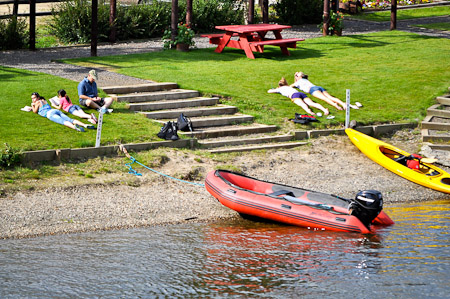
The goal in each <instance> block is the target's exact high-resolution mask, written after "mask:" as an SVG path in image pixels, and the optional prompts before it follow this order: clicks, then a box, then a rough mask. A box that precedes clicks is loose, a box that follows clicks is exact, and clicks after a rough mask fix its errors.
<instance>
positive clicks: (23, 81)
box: [0, 31, 450, 150]
mask: <svg viewBox="0 0 450 299" xmlns="http://www.w3.org/2000/svg"><path fill="white" fill-rule="evenodd" d="M449 49H450V41H449V40H448V39H436V38H430V37H425V36H420V35H415V34H410V33H404V32H396V31H394V32H389V31H386V32H381V33H377V34H370V35H357V36H345V37H325V38H317V39H309V40H306V41H305V42H302V43H300V44H299V48H298V49H296V50H292V51H291V54H292V55H291V56H290V57H287V56H283V55H281V53H280V50H279V48H274V47H268V48H267V51H266V52H265V53H263V54H257V55H256V57H257V59H255V60H250V59H247V58H246V57H245V55H244V54H243V52H242V51H240V50H232V49H226V50H225V51H224V53H222V54H217V53H214V51H213V50H214V49H212V48H211V49H201V50H194V51H191V52H189V53H181V52H177V51H164V52H153V53H148V54H140V55H126V56H111V57H96V58H85V59H79V60H73V61H72V62H74V63H75V62H80V63H86V62H87V63H95V64H97V65H102V64H103V65H108V66H109V67H115V68H116V70H117V71H118V72H120V73H123V74H127V75H130V76H135V77H140V78H145V79H152V80H156V81H172V82H177V83H178V84H179V85H180V86H181V87H182V88H189V89H196V90H200V91H201V92H203V93H205V94H220V95H222V96H225V97H230V98H231V99H230V100H229V103H230V104H234V105H237V106H238V107H239V109H240V110H241V112H244V113H249V114H252V115H254V116H256V120H257V121H258V122H263V123H268V124H277V125H279V126H283V125H284V124H285V123H286V122H287V120H286V119H287V118H290V117H293V115H294V112H301V110H300V108H298V107H297V106H295V105H294V104H292V103H291V102H290V101H289V100H287V99H286V98H284V97H282V96H281V95H277V94H267V93H266V91H267V90H268V89H269V88H271V87H274V86H275V85H276V84H277V82H278V80H279V79H280V77H282V76H285V77H286V78H287V79H288V81H289V82H292V80H293V74H294V72H295V71H298V70H302V71H304V72H306V73H308V74H309V75H310V79H311V81H312V82H314V83H316V84H318V85H322V86H324V87H325V88H327V89H328V90H329V91H330V92H331V93H332V94H335V95H337V96H338V97H340V98H341V99H345V90H346V89H347V88H348V89H350V90H351V98H352V102H355V101H359V102H361V103H363V104H364V107H363V109H361V110H359V111H356V110H352V118H353V119H356V120H358V121H359V122H362V123H366V124H369V123H380V122H402V121H420V120H421V119H422V118H423V116H424V115H425V113H426V108H427V107H429V106H430V105H431V104H432V103H433V102H434V97H436V96H439V95H442V94H443V93H444V92H446V90H447V88H448V86H449V82H450V55H449V54H450V53H449ZM0 86H1V88H2V93H1V94H0V106H1V109H0V124H1V125H0V142H1V143H3V142H8V143H9V144H10V145H11V146H13V147H19V148H22V149H26V150H30V149H49V148H69V147H70V148H76V147H83V146H93V145H94V144H95V131H89V132H87V133H83V134H81V133H78V132H76V131H74V130H70V129H68V128H65V127H64V126H61V125H57V124H55V123H53V122H50V121H49V120H47V119H45V118H42V117H39V116H37V115H35V114H33V113H26V112H22V111H20V108H21V107H23V106H25V105H29V104H30V94H31V92H33V91H38V92H40V93H41V94H42V95H43V96H45V97H46V98H50V97H51V96H53V95H54V94H55V93H56V91H57V90H58V89H60V88H64V89H66V90H67V91H68V94H69V96H71V97H72V99H75V101H74V102H77V100H76V98H77V97H76V86H77V82H73V81H69V80H65V79H61V78H56V77H53V76H50V75H45V74H41V73H34V72H29V71H23V70H17V69H11V68H5V67H0ZM318 101H319V100H318ZM319 102H321V103H322V104H324V103H323V102H322V101H319ZM324 105H325V104H324ZM329 108H331V107H329ZM330 110H331V112H332V114H334V115H336V118H335V119H334V120H326V119H322V120H321V122H320V123H315V124H313V126H314V127H328V126H336V125H337V126H340V125H342V123H343V121H344V118H345V114H344V112H342V111H340V112H338V111H337V110H335V109H334V108H331V109H330ZM159 127H160V126H159V125H157V124H154V123H153V122H151V121H150V120H147V119H145V118H144V117H140V116H136V115H135V114H134V113H129V112H128V111H127V110H126V109H123V106H120V105H117V104H116V106H115V113H113V114H112V115H106V116H105V123H104V126H103V132H102V144H103V145H105V144H116V143H117V142H118V141H122V142H143V141H150V140H156V139H157V138H156V136H155V135H156V132H157V131H158V129H159ZM297 127H298V128H299V129H301V128H305V127H303V126H300V125H298V126H297Z"/></svg>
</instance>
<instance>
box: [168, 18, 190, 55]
mask: <svg viewBox="0 0 450 299" xmlns="http://www.w3.org/2000/svg"><path fill="white" fill-rule="evenodd" d="M194 34H195V33H194V30H192V29H191V27H189V26H188V25H187V24H183V23H180V24H178V29H177V36H176V37H175V40H172V31H171V30H170V29H166V30H165V31H164V35H163V37H162V39H163V42H164V49H171V48H173V47H174V46H176V45H177V44H186V45H189V46H194V45H195V42H194Z"/></svg>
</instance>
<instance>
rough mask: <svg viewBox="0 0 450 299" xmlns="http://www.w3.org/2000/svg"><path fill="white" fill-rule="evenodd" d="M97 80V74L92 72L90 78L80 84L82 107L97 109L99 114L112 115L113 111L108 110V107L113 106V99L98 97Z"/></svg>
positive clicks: (79, 93)
mask: <svg viewBox="0 0 450 299" xmlns="http://www.w3.org/2000/svg"><path fill="white" fill-rule="evenodd" d="M97 78H98V77H97V72H96V71H95V70H90V71H89V74H88V76H87V77H85V78H84V79H83V80H82V81H81V82H80V83H79V84H78V97H79V98H80V99H79V101H80V105H82V106H84V107H88V108H93V109H97V111H98V112H102V113H111V112H112V111H113V109H108V107H109V106H111V104H112V102H113V99H112V98H100V97H99V96H98V91H97V83H96V82H95V80H97Z"/></svg>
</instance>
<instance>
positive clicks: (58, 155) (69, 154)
mask: <svg viewBox="0 0 450 299" xmlns="http://www.w3.org/2000/svg"><path fill="white" fill-rule="evenodd" d="M196 143H197V141H196V140H195V139H178V140H177V141H159V142H147V143H129V144H124V145H123V146H124V147H125V148H126V149H127V151H136V152H138V151H145V150H150V149H155V148H158V147H176V148H194V147H195V146H196ZM119 152H120V149H119V145H110V146H100V147H86V148H74V149H70V148H65V149H55V150H43V151H28V152H24V156H23V163H24V164H30V163H33V162H44V161H56V162H60V161H61V160H80V159H91V158H96V157H102V156H116V155H117V154H118V153H119Z"/></svg>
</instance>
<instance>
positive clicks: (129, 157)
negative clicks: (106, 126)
mask: <svg viewBox="0 0 450 299" xmlns="http://www.w3.org/2000/svg"><path fill="white" fill-rule="evenodd" d="M119 148H120V150H121V151H122V152H123V153H124V154H125V156H127V157H128V159H130V160H131V163H126V164H125V166H127V167H128V169H129V171H128V173H130V174H134V175H137V176H142V173H139V172H137V171H136V170H134V169H133V167H132V166H131V165H132V164H133V163H136V164H139V165H141V166H142V167H144V168H146V169H148V170H150V171H153V172H154V173H157V174H159V175H161V176H163V177H166V178H169V179H172V180H175V181H178V182H182V183H186V184H191V185H194V186H200V187H205V184H202V183H194V182H189V181H186V180H182V179H178V178H174V177H173V176H170V175H167V174H164V173H162V172H159V171H157V170H155V169H152V168H150V167H148V166H146V165H144V164H142V163H141V162H139V161H138V160H136V159H135V158H134V157H133V156H131V155H130V154H129V153H128V151H127V149H126V148H125V147H124V146H123V145H122V144H120V145H119Z"/></svg>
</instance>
